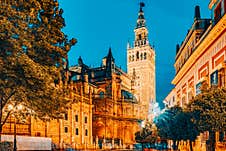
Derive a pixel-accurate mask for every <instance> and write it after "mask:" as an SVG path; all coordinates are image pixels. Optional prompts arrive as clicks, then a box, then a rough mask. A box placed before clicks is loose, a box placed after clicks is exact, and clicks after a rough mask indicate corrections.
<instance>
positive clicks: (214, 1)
mask: <svg viewBox="0 0 226 151" xmlns="http://www.w3.org/2000/svg"><path fill="white" fill-rule="evenodd" d="M217 1H218V0H211V1H210V3H209V9H212V7H213V5H214V4H215V3H216V2H217Z"/></svg>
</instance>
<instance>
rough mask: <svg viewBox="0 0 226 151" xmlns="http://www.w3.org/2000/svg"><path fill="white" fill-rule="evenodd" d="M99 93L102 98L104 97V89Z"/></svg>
mask: <svg viewBox="0 0 226 151" xmlns="http://www.w3.org/2000/svg"><path fill="white" fill-rule="evenodd" d="M99 95H100V98H101V99H103V98H104V92H103V91H101V92H100V93H99Z"/></svg>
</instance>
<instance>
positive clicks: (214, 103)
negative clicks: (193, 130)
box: [188, 84, 226, 150]
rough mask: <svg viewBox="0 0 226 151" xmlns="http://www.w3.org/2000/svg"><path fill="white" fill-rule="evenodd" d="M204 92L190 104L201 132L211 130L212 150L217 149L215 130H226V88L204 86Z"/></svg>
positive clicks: (194, 119) (189, 108)
mask: <svg viewBox="0 0 226 151" xmlns="http://www.w3.org/2000/svg"><path fill="white" fill-rule="evenodd" d="M201 90H202V93H201V94H199V95H197V96H195V97H194V99H193V100H191V102H190V103H189V104H188V110H189V111H190V112H191V113H192V119H193V121H194V123H195V124H196V125H197V127H198V130H199V131H200V132H205V131H209V134H210V137H209V140H210V146H211V147H213V148H211V150H215V141H216V140H215V132H217V131H218V132H225V131H226V89H225V88H218V87H216V86H212V87H210V88H208V87H207V85H206V84H204V85H203V87H202V89H201Z"/></svg>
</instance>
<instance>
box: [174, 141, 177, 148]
mask: <svg viewBox="0 0 226 151" xmlns="http://www.w3.org/2000/svg"><path fill="white" fill-rule="evenodd" d="M176 149H177V146H176V140H173V150H176Z"/></svg>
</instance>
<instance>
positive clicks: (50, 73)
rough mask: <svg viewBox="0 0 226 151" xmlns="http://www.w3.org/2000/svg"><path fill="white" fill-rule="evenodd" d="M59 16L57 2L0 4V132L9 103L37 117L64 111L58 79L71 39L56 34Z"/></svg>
mask: <svg viewBox="0 0 226 151" xmlns="http://www.w3.org/2000/svg"><path fill="white" fill-rule="evenodd" d="M62 14H63V10H62V9H59V7H58V2H57V0H19V1H4V0H3V1H2V0H0V122H1V123H0V132H1V131H2V126H3V125H4V123H5V122H6V120H7V118H8V116H9V115H10V114H11V113H12V110H10V109H9V108H8V105H9V104H10V105H12V106H14V107H15V108H16V106H17V105H18V104H20V105H23V106H24V109H23V111H25V110H26V113H28V112H27V111H29V113H32V114H33V115H34V116H37V117H39V118H41V119H43V118H47V117H48V118H59V116H60V114H61V113H62V111H64V109H65V107H66V104H67V102H68V101H67V99H66V97H65V96H66V92H65V90H66V89H64V88H63V85H62V83H61V82H60V81H63V80H65V79H64V78H62V77H63V75H64V74H65V73H64V70H65V67H66V66H65V65H66V63H67V53H68V51H69V50H70V48H71V46H72V45H74V44H75V43H76V40H75V39H71V40H68V38H67V36H66V35H65V34H64V33H63V32H62V28H63V27H64V26H65V22H64V18H63V17H62ZM22 113H24V112H22Z"/></svg>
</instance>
